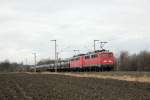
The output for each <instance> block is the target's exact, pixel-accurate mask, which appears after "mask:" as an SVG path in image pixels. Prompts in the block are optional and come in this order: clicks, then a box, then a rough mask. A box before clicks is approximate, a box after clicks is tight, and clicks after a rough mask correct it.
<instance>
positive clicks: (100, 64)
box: [36, 50, 115, 72]
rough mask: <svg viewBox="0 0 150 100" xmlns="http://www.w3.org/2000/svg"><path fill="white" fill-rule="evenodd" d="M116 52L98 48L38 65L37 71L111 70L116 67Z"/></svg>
mask: <svg viewBox="0 0 150 100" xmlns="http://www.w3.org/2000/svg"><path fill="white" fill-rule="evenodd" d="M114 62H115V59H114V54H113V52H109V51H108V50H96V51H93V52H89V53H86V54H78V55H75V56H73V57H71V58H69V59H67V60H63V61H59V62H57V63H55V64H45V65H39V66H36V71H37V72H40V71H51V72H54V71H56V70H57V71H58V72H66V71H67V72H69V71H78V72H84V71H111V70H113V69H114Z"/></svg>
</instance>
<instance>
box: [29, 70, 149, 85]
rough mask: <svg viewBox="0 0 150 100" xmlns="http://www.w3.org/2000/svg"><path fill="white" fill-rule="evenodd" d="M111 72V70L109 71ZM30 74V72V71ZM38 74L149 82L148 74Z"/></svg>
mask: <svg viewBox="0 0 150 100" xmlns="http://www.w3.org/2000/svg"><path fill="white" fill-rule="evenodd" d="M111 73H113V72H111ZM30 74H31V73H30ZM40 74H57V75H67V76H73V77H89V78H99V79H114V80H123V81H131V82H132V81H133V82H142V83H150V76H148V75H146V74H145V75H141V76H140V75H137V76H132V75H121V76H120V75H111V74H108V75H107V74H104V75H103V74H97V73H51V72H42V73H40Z"/></svg>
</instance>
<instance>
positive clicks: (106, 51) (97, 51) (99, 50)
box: [87, 49, 109, 54]
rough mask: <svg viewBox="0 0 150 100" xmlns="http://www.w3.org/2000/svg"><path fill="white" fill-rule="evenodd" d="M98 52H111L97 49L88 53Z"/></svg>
mask: <svg viewBox="0 0 150 100" xmlns="http://www.w3.org/2000/svg"><path fill="white" fill-rule="evenodd" d="M98 52H109V50H105V49H103V50H96V51H93V52H88V53H87V54H92V53H98Z"/></svg>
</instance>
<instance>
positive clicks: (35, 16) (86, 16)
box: [0, 0, 150, 63]
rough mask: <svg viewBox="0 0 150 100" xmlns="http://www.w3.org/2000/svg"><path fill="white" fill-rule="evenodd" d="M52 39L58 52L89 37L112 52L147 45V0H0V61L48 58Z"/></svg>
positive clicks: (86, 47) (84, 44) (86, 45)
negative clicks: (103, 44) (34, 54)
mask: <svg viewBox="0 0 150 100" xmlns="http://www.w3.org/2000/svg"><path fill="white" fill-rule="evenodd" d="M52 39H56V40H57V45H58V51H59V52H60V57H64V58H66V57H69V56H72V55H73V53H74V52H73V50H74V49H79V50H81V52H82V53H85V52H87V51H90V50H92V49H93V40H94V39H99V40H101V41H108V42H109V43H108V44H107V45H106V46H105V48H107V49H109V50H110V51H113V52H114V53H115V54H118V53H119V52H120V51H122V50H127V51H129V52H130V53H137V52H139V51H141V50H150V46H149V43H150V0H0V49H1V50H0V61H3V60H5V59H9V60H10V61H17V62H21V61H23V62H25V59H26V58H27V59H28V63H32V62H33V55H32V53H33V52H37V56H38V60H39V59H41V58H50V57H51V58H54V45H53V44H54V43H53V42H50V40H52ZM98 48H99V47H98V45H97V49H98Z"/></svg>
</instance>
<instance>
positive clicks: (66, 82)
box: [0, 73, 150, 100]
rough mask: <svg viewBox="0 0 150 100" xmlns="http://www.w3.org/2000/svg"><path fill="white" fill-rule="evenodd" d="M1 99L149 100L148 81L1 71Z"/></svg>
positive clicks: (149, 84) (149, 86) (149, 87)
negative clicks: (2, 72) (3, 72)
mask: <svg viewBox="0 0 150 100" xmlns="http://www.w3.org/2000/svg"><path fill="white" fill-rule="evenodd" d="M80 74H83V73H80ZM95 74H99V73H95ZM100 74H106V73H100ZM0 100H150V83H139V82H128V81H120V80H112V79H98V78H88V77H86V78H85V77H74V76H66V75H57V74H31V73H30V74H25V73H7V74H0Z"/></svg>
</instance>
